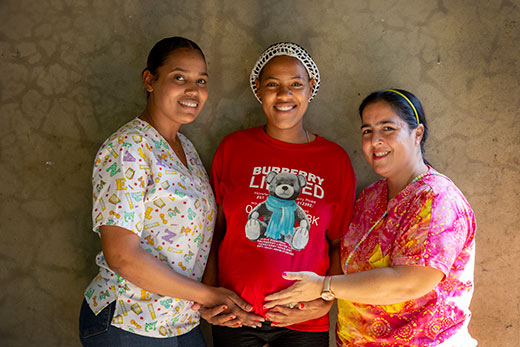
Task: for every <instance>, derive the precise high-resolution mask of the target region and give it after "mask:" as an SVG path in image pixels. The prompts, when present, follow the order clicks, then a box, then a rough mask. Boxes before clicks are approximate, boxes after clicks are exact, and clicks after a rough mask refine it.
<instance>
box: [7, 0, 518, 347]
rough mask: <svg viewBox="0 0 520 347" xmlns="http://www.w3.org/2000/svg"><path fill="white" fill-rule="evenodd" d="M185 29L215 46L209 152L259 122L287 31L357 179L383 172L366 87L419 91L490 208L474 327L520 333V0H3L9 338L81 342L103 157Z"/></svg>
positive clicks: (444, 145) (435, 146) (467, 186)
mask: <svg viewBox="0 0 520 347" xmlns="http://www.w3.org/2000/svg"><path fill="white" fill-rule="evenodd" d="M173 35H183V36H186V37H189V38H191V39H193V40H195V41H196V42H198V43H199V44H200V45H201V47H202V48H203V49H204V51H205V53H206V55H207V59H208V63H209V73H210V98H209V101H208V103H207V106H206V108H205V110H204V111H203V113H202V114H201V115H200V117H199V119H198V120H197V121H196V123H195V124H193V125H190V126H187V127H186V128H185V129H184V132H185V133H186V134H187V135H188V136H189V137H190V138H191V139H192V141H193V142H194V143H195V144H196V146H197V147H198V148H199V151H200V152H201V155H202V157H203V159H204V162H205V163H206V165H209V164H210V162H211V156H212V155H213V152H214V150H215V148H216V146H217V144H218V142H219V141H220V139H221V138H222V137H223V136H224V135H225V134H226V133H228V132H230V131H233V130H236V129H239V128H244V127H249V126H252V125H257V124H261V122H262V113H261V110H260V107H259V105H258V104H257V102H256V100H255V99H254V97H253V95H252V93H251V91H250V89H249V86H248V76H249V71H250V69H251V67H252V65H253V63H254V62H255V60H256V58H257V56H258V55H259V54H260V52H261V51H262V50H263V49H264V48H265V47H266V46H267V45H268V44H270V43H273V42H275V41H280V40H291V41H294V42H297V43H300V44H302V45H303V46H304V47H306V48H307V49H308V50H309V51H310V52H311V53H312V55H313V57H314V58H315V60H316V62H317V64H318V66H319V67H320V69H321V74H322V87H321V89H320V92H319V94H318V96H317V98H316V100H315V102H313V103H312V105H311V106H310V108H309V110H308V114H307V116H306V117H307V121H306V122H307V126H308V127H309V128H310V129H312V130H313V131H315V132H317V133H320V134H322V135H324V136H326V137H328V138H329V139H332V140H334V141H337V142H338V143H339V144H341V145H342V146H343V147H344V148H345V149H347V151H348V152H349V153H350V155H351V158H352V162H353V165H354V168H355V171H356V174H357V175H358V181H359V187H358V188H359V189H362V188H364V187H366V185H367V184H369V183H370V182H372V181H373V180H375V179H376V177H375V175H374V174H373V173H372V172H371V170H370V168H369V167H368V166H367V164H366V163H365V162H364V159H363V158H362V155H361V151H360V145H359V142H360V136H359V119H358V115H357V112H356V108H357V106H358V105H359V103H360V101H361V99H362V98H363V97H364V96H366V95H367V94H368V93H369V92H370V91H373V90H375V89H380V88H383V87H391V86H393V87H401V88H405V89H409V90H411V91H413V92H414V93H416V94H417V95H418V96H419V97H420V98H421V100H422V101H423V104H424V105H425V108H426V111H427V114H428V115H429V120H430V124H431V131H432V132H431V137H430V140H429V143H428V146H427V154H428V159H429V160H430V161H431V163H433V165H434V166H435V167H436V168H437V169H439V170H440V171H442V172H444V173H446V174H447V175H448V176H450V177H451V178H452V179H453V180H454V181H455V182H456V183H457V184H458V185H459V187H460V188H461V189H462V191H463V192H464V193H465V194H466V196H467V198H468V200H469V201H470V203H471V205H472V206H473V208H474V210H475V212H476V215H477V218H478V223H479V230H478V237H477V247H478V248H477V263H476V273H475V276H476V292H475V296H474V299H473V304H472V309H473V314H474V317H473V320H472V323H471V331H472V333H473V335H474V336H475V337H476V338H477V339H478V340H479V341H480V342H481V345H482V346H520V318H519V317H520V303H519V299H520V266H519V265H518V264H519V263H518V258H519V256H520V236H519V233H518V227H517V223H518V211H519V207H520V184H519V183H518V172H519V170H520V161H519V154H518V153H520V143H519V138H520V125H519V108H520V88H519V86H518V83H519V80H520V63H519V59H520V43H519V42H520V1H519V0H503V1H500V0H491V1H488V0H472V1H470V0H468V1H460V0H444V1H443V0H438V1H433V0H417V1H412V0H408V1H405V0H400V1H397V0H395V1H390V0H387V1H383V0H378V1H375V0H374V1H364V0H349V1H347V0H341V1H340V0H338V1H330V0H329V1H316V0H308V1H306V0H300V1H297V0H294V1H279V0H271V1H260V0H254V1H238V0H224V1H217V0H208V1H195V0H187V1H179V0H175V1H171V0H170V1H137V0H118V1H116V0H114V1H112V0H98V1H79V0H78V1H74V0H35V1H24V0H0V117H1V118H0V121H1V127H0V168H1V172H2V173H1V182H2V186H1V187H2V188H1V190H0V197H1V202H0V204H1V205H0V207H1V208H0V230H1V236H2V243H1V245H2V246H1V247H0V262H1V263H0V283H1V284H0V289H1V290H0V293H1V294H0V312H1V315H0V317H1V318H0V345H2V346H76V345H79V342H78V341H77V338H76V336H77V316H78V311H79V305H80V302H81V296H82V292H83V290H84V288H85V286H86V285H87V283H88V282H89V281H90V279H91V278H92V276H93V275H94V274H95V272H96V268H95V267H94V255H95V253H96V252H97V251H98V249H99V247H100V246H99V241H98V239H97V237H96V236H95V235H94V234H93V233H91V232H90V227H91V222H90V206H91V202H90V171H91V165H92V160H93V157H94V154H95V152H96V149H97V148H98V146H99V145H100V144H101V143H102V141H103V140H104V139H105V137H107V136H108V135H109V134H110V133H111V132H113V131H114V130H115V129H116V128H117V127H118V126H119V125H121V124H123V123H125V122H127V121H128V120H129V119H131V118H133V117H135V116H137V115H138V114H139V112H140V111H141V110H142V108H143V105H144V97H143V92H142V87H141V84H140V72H141V70H142V68H143V67H144V63H145V59H146V54H147V52H148V50H149V49H150V48H151V46H152V45H153V43H154V42H155V41H157V40H158V39H160V38H162V37H165V36H173Z"/></svg>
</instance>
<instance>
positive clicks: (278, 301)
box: [264, 271, 324, 309]
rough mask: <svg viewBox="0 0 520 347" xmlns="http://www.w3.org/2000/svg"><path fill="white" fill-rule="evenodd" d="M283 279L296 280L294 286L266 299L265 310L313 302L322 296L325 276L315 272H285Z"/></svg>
mask: <svg viewBox="0 0 520 347" xmlns="http://www.w3.org/2000/svg"><path fill="white" fill-rule="evenodd" d="M282 277H283V278H284V279H286V280H296V283H294V284H293V285H292V286H290V287H289V288H287V289H284V290H281V291H279V292H277V293H274V294H271V295H268V296H267V297H266V298H265V301H266V303H265V304H264V308H265V309H270V308H273V307H275V306H279V305H288V304H293V303H296V302H304V301H312V300H314V299H317V298H319V297H320V296H321V291H322V288H323V279H324V277H323V276H320V275H317V274H315V273H314V272H309V271H302V272H284V274H283V275H282Z"/></svg>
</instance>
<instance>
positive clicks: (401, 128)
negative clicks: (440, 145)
mask: <svg viewBox="0 0 520 347" xmlns="http://www.w3.org/2000/svg"><path fill="white" fill-rule="evenodd" d="M361 118H362V125H361V133H362V140H361V145H362V147H363V153H364V154H365V158H366V160H367V161H368V163H369V164H370V166H372V168H373V169H374V171H375V172H376V173H377V174H378V175H380V176H383V177H385V178H388V179H398V178H400V177H406V176H409V175H410V173H411V172H413V171H414V170H415V168H416V167H417V165H418V164H420V163H422V162H423V159H422V154H421V148H420V142H421V138H422V134H423V129H424V128H423V126H422V125H419V126H418V127H417V128H416V129H410V127H409V126H408V124H407V123H406V122H405V121H404V120H403V119H401V117H399V115H398V114H397V113H395V112H394V111H393V109H392V107H391V106H390V105H389V104H388V103H386V102H384V101H379V102H376V103H373V104H369V105H367V106H366V107H365V109H364V110H363V114H362V117H361Z"/></svg>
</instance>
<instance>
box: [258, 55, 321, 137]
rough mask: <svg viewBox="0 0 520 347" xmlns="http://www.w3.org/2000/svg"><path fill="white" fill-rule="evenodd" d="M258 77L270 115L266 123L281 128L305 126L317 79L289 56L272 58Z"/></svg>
mask: <svg viewBox="0 0 520 347" xmlns="http://www.w3.org/2000/svg"><path fill="white" fill-rule="evenodd" d="M260 77H261V78H260V80H256V86H257V90H258V97H259V98H260V100H261V101H262V108H263V110H264V112H265V115H266V116H267V126H268V127H273V128H277V129H279V130H287V129H295V128H302V129H303V115H304V114H305V111H306V110H307V106H308V105H309V98H310V96H311V90H312V86H313V84H314V80H310V81H309V75H308V73H307V70H305V67H304V66H303V65H302V63H300V61H299V60H298V59H296V58H293V57H289V56H286V55H282V56H278V57H275V58H273V59H271V60H270V61H269V62H268V63H267V64H266V65H265V66H264V68H263V70H262V73H261V75H260Z"/></svg>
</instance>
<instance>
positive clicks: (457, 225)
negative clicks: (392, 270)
mask: <svg viewBox="0 0 520 347" xmlns="http://www.w3.org/2000/svg"><path fill="white" fill-rule="evenodd" d="M456 201H457V199H456V198H455V199H453V200H452V198H450V197H449V196H446V195H445V196H440V195H435V194H434V193H433V192H432V191H431V190H430V191H429V192H427V193H423V194H421V195H420V196H419V197H418V198H417V199H416V200H415V201H414V205H415V206H416V207H411V206H410V209H409V212H413V213H411V214H412V215H413V217H412V218H411V219H410V221H407V222H405V225H403V229H402V230H401V231H400V232H399V234H398V236H397V238H396V242H395V248H394V250H393V252H392V264H393V265H412V266H429V267H432V268H435V269H437V270H440V271H442V272H443V273H444V274H445V275H448V274H449V272H450V268H451V267H452V265H453V264H454V262H455V260H456V258H457V256H458V254H459V253H460V252H461V250H462V248H463V247H464V244H465V242H466V238H467V235H468V228H467V223H465V218H464V216H463V215H462V214H461V213H460V212H459V209H458V208H457V204H456Z"/></svg>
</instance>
